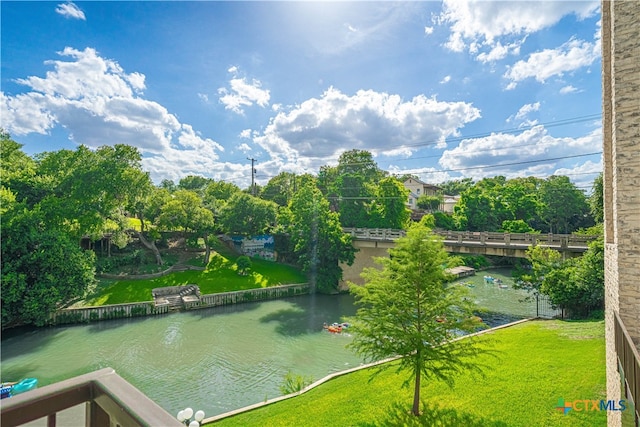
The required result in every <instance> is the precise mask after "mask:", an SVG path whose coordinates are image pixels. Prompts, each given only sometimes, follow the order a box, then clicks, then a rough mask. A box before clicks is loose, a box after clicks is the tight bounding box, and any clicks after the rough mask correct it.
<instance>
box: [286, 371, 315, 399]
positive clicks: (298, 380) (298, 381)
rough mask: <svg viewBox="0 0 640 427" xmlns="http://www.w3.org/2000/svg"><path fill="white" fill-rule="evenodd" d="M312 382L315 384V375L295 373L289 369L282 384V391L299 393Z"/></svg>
mask: <svg viewBox="0 0 640 427" xmlns="http://www.w3.org/2000/svg"><path fill="white" fill-rule="evenodd" d="M311 384H313V377H311V376H306V377H305V376H302V375H295V374H294V373H293V372H291V371H289V372H287V374H286V375H285V377H284V381H283V383H282V384H281V385H280V392H281V393H282V394H283V395H286V394H292V393H298V392H299V391H301V390H302V389H304V388H305V387H307V386H309V385H311Z"/></svg>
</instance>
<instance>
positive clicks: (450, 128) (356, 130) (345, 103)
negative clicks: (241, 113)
mask: <svg viewBox="0 0 640 427" xmlns="http://www.w3.org/2000/svg"><path fill="white" fill-rule="evenodd" d="M479 117H480V111H479V110H478V109H477V108H475V107H473V106H472V105H471V104H469V103H465V102H443V101H438V100H437V99H435V98H427V97H425V96H424V95H419V96H416V97H414V98H413V99H411V100H410V101H403V100H402V99H401V98H400V96H398V95H389V94H387V93H379V92H374V91H371V90H367V91H364V90H360V91H358V92H357V93H356V94H355V95H353V96H348V95H345V94H343V93H342V92H340V91H339V90H337V89H334V88H329V89H328V90H327V91H326V92H325V93H323V94H322V96H321V97H320V98H318V99H316V98H312V99H309V100H306V101H304V102H303V103H302V104H300V105H298V106H296V107H295V108H293V109H292V110H291V111H289V112H280V113H278V114H277V115H276V117H274V118H272V119H271V122H270V123H269V125H268V126H267V127H266V129H265V130H264V132H263V134H262V135H261V136H259V137H256V138H254V142H256V143H258V144H259V145H261V146H262V147H263V148H264V149H265V150H266V151H267V152H268V153H269V154H270V155H271V156H272V157H273V158H278V159H284V160H286V161H288V162H294V163H295V162H297V161H301V162H302V161H303V160H301V159H307V158H311V159H313V160H311V161H312V162H313V164H314V165H315V167H318V166H320V165H323V164H326V163H327V161H330V160H332V159H335V158H337V157H338V156H339V154H340V153H341V152H342V151H344V150H345V149H347V148H346V147H348V148H349V149H351V148H356V149H361V150H368V151H371V152H372V153H374V154H389V153H396V154H397V153H400V152H402V153H408V152H411V151H412V150H415V149H417V147H418V146H425V145H437V146H441V147H442V146H444V141H445V138H447V137H450V136H454V135H457V133H458V130H459V129H460V128H462V127H463V126H464V125H465V124H466V123H469V122H472V121H474V120H476V119H477V118H479ZM305 161H306V160H305Z"/></svg>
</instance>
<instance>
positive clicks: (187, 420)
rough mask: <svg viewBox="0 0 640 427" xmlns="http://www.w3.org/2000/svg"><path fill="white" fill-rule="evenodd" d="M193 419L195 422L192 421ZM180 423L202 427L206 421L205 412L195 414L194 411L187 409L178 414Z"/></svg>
mask: <svg viewBox="0 0 640 427" xmlns="http://www.w3.org/2000/svg"><path fill="white" fill-rule="evenodd" d="M191 417H193V420H192V419H191ZM176 418H178V421H180V422H181V423H183V424H184V425H186V426H189V427H200V423H201V422H202V420H203V419H204V411H197V412H196V413H195V415H194V414H193V409H191V408H185V409H183V410H182V411H180V412H178V416H177V417H176Z"/></svg>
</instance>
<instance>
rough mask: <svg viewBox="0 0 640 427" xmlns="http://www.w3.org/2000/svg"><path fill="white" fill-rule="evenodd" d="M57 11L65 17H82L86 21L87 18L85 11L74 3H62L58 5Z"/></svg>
mask: <svg viewBox="0 0 640 427" xmlns="http://www.w3.org/2000/svg"><path fill="white" fill-rule="evenodd" d="M56 12H57V13H59V14H60V15H62V16H64V17H65V18H73V19H81V20H83V21H86V20H87V18H86V17H85V16H84V12H83V11H82V10H81V9H80V8H79V7H78V6H77V5H76V4H75V3H74V2H71V1H70V2H67V3H60V4H59V5H58V7H56Z"/></svg>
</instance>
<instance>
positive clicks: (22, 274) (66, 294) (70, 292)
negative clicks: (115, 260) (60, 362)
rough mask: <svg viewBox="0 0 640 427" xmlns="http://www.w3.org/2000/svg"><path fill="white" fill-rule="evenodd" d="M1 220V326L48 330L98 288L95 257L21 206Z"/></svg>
mask: <svg viewBox="0 0 640 427" xmlns="http://www.w3.org/2000/svg"><path fill="white" fill-rule="evenodd" d="M2 219H3V223H2V229H1V230H2V284H1V286H2V292H1V293H2V327H3V328H6V327H9V326H12V325H15V324H21V323H25V324H34V325H38V326H41V325H44V324H46V323H47V321H48V319H49V316H50V314H51V313H53V312H54V311H56V310H57V309H58V308H60V307H61V306H63V305H64V304H65V303H67V302H69V301H70V300H72V299H75V298H79V297H82V296H84V295H85V293H86V292H88V291H90V290H91V288H92V287H93V286H94V284H95V279H94V275H95V272H94V263H95V260H94V254H93V252H89V251H83V250H82V249H80V247H79V246H78V244H77V241H75V240H73V239H71V238H70V236H69V235H68V234H66V233H64V232H62V231H60V230H57V229H52V228H47V226H46V225H45V224H46V222H45V221H43V216H42V214H41V212H39V210H37V209H36V210H35V211H29V210H26V209H20V206H16V207H15V208H14V209H12V210H11V211H9V212H7V213H5V215H3V218H2Z"/></svg>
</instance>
